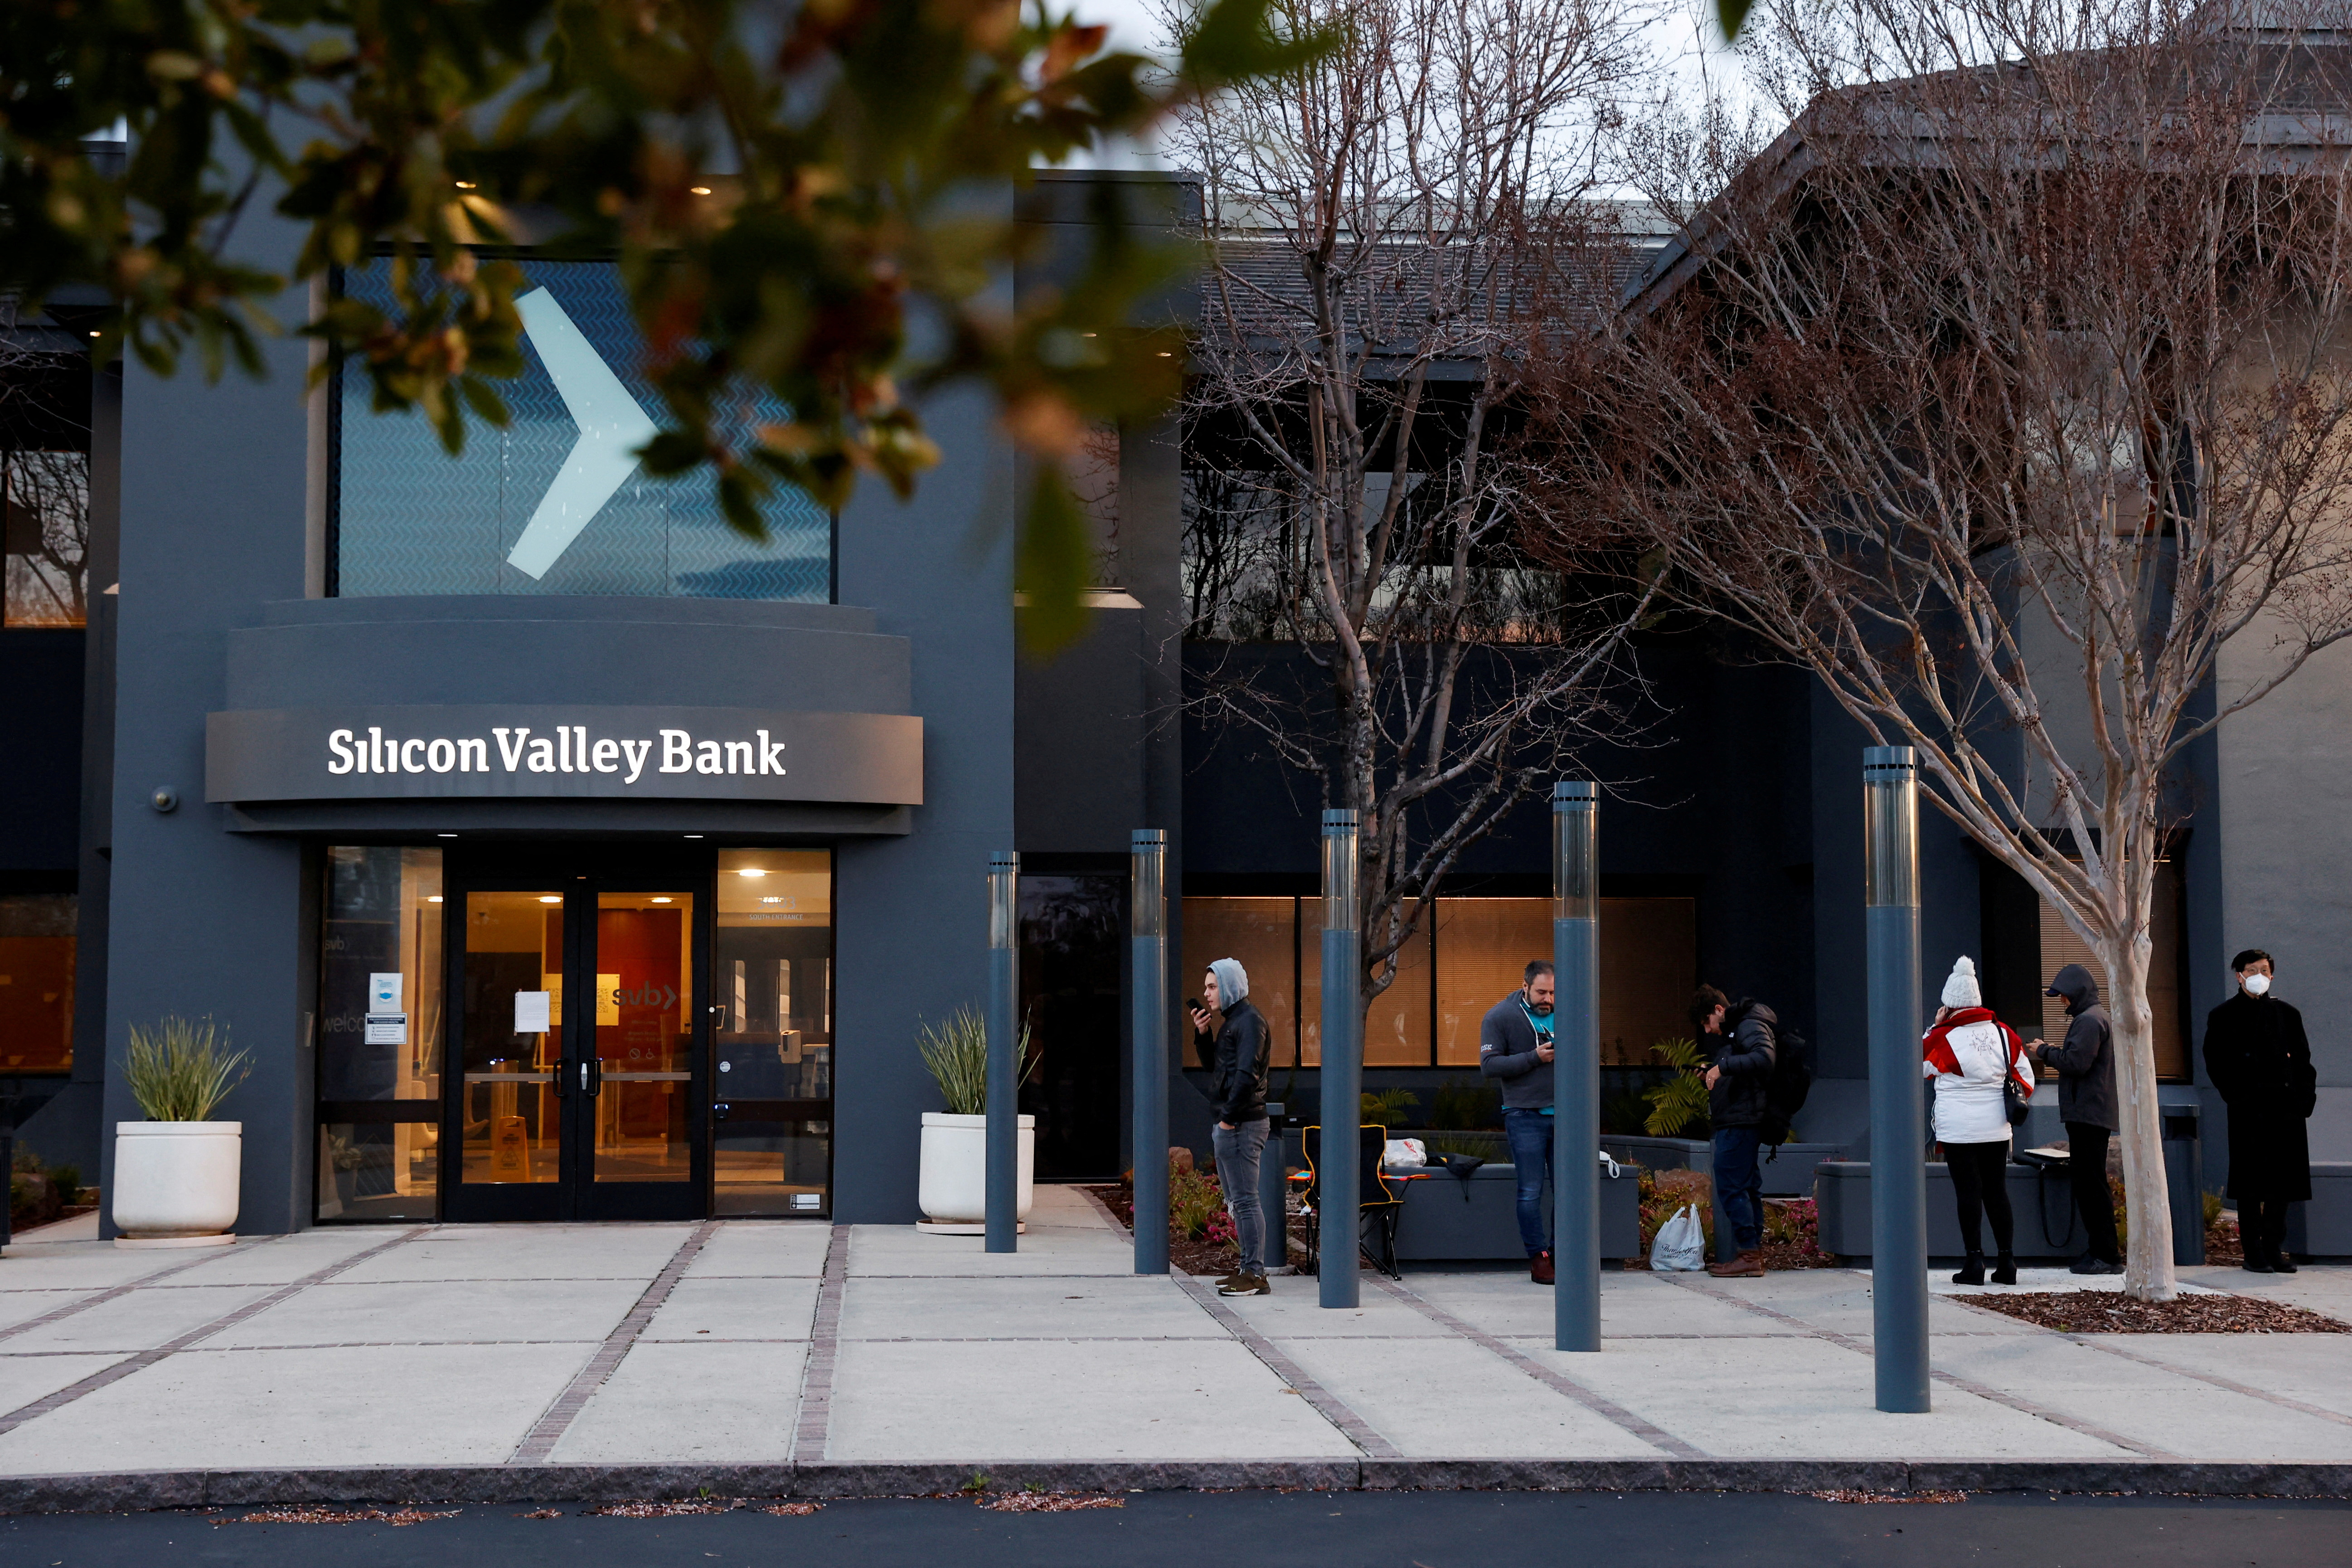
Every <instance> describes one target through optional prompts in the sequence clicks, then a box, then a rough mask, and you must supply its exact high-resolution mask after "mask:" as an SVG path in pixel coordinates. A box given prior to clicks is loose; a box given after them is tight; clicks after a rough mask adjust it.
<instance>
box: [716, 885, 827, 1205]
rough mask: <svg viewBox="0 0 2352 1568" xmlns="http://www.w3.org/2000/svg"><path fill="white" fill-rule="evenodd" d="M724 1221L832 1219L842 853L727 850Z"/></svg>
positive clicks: (720, 1148) (719, 1141) (719, 1198)
mask: <svg viewBox="0 0 2352 1568" xmlns="http://www.w3.org/2000/svg"><path fill="white" fill-rule="evenodd" d="M710 1000H711V1004H712V1010H711V1013H710V1021H711V1031H712V1033H711V1061H712V1074H711V1091H710V1092H711V1100H712V1101H713V1105H714V1110H713V1119H712V1135H711V1152H712V1160H711V1168H712V1181H713V1188H712V1192H713V1197H712V1204H713V1208H714V1212H716V1213H719V1214H722V1215H805V1216H822V1215H826V1214H829V1213H831V1212H832V1185H831V1183H832V1158H833V1128H832V1114H833V1111H832V1099H833V1047H834V1037H833V852H832V851H831V850H829V849H722V850H720V851H719V905H718V922H717V927H716V930H715V931H714V932H713V934H712V940H711V994H710Z"/></svg>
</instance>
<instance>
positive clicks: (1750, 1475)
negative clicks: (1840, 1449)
mask: <svg viewBox="0 0 2352 1568" xmlns="http://www.w3.org/2000/svg"><path fill="white" fill-rule="evenodd" d="M975 1473H980V1474H984V1475H986V1476H987V1477H988V1478H989V1482H990V1489H991V1490H1012V1489H1019V1488H1024V1487H1036V1488H1041V1489H1045V1490H1048V1491H1188V1490H1189V1491H1226V1490H1255V1489H1268V1488H1287V1489H1305V1490H1313V1491H1413V1490H1421V1491H1783V1492H1805V1491H1832V1490H1856V1491H1874V1492H1896V1493H1899V1492H1909V1491H2049V1492H2136V1493H2147V1494H2164V1495H2178V1496H2190V1497H2198V1496H2203V1497H2275V1498H2346V1497H2352V1464H2231V1463H2226V1462H2225V1463H2210V1464H2208V1463H2195V1462H2186V1461H2180V1462H2174V1461H2160V1460H2142V1461H2116V1460H2105V1459H2052V1460H2037V1459H1697V1460H1693V1459H1270V1460H1253V1459H1164V1460H1152V1459H1115V1460H1103V1461H1085V1460H1044V1461H1030V1460H1013V1461H1007V1462H1003V1463H971V1464H888V1463H866V1462H862V1461H854V1460H834V1461H824V1462H819V1463H811V1464H798V1465H795V1464H788V1463H776V1464H741V1465H718V1464H627V1465H560V1464H559V1465H446V1466H404V1465H384V1466H354V1467H351V1468H340V1469H300V1470H293V1469H288V1470H126V1471H120V1472H116V1473H112V1474H104V1475H88V1476H0V1513H86V1512H136V1511H143V1510H152V1509H173V1508H237V1507H253V1506H258V1505H266V1504H289V1503H391V1502H420V1501H431V1502H460V1503H521V1502H541V1501H550V1500H563V1501H575V1500H576V1501H584V1502H611V1501H618V1500H625V1499H637V1498H693V1497H698V1496H709V1497H716V1498H783V1497H799V1498H861V1497H869V1498H870V1497H907V1496H920V1495H925V1494H936V1493H941V1492H952V1491H955V1490H957V1489H960V1488H961V1487H962V1486H963V1485H964V1483H966V1482H967V1481H969V1480H970V1479H971V1478H972V1476H973V1475H974V1474H975Z"/></svg>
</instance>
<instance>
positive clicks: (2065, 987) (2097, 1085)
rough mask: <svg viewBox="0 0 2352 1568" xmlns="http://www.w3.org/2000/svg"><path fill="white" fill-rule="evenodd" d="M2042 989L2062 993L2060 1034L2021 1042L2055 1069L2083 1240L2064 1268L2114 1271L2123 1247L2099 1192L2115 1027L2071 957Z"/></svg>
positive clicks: (2111, 1115)
mask: <svg viewBox="0 0 2352 1568" xmlns="http://www.w3.org/2000/svg"><path fill="white" fill-rule="evenodd" d="M2043 994H2044V995H2047V996H2063V997H2064V998H2065V999H2066V1040H2065V1043H2064V1044H2063V1045H2059V1046H2052V1045H2049V1044H2047V1043H2045V1042H2043V1041H2041V1040H2028V1041H2026V1042H2025V1049H2026V1051H2027V1053H2028V1054H2029V1055H2031V1056H2032V1058H2033V1059H2034V1060H2035V1061H2037V1062H2040V1063H2041V1064H2042V1066H2043V1067H2046V1068H2057V1069H2058V1120H2059V1121H2063V1122H2064V1123H2065V1124H2066V1173H2067V1176H2068V1179H2069V1182H2070V1184H2072V1185H2073V1187H2074V1208H2075V1211H2076V1212H2077V1213H2078V1214H2080V1215H2082V1216H2083V1228H2084V1231H2085V1232H2086V1233H2087V1234H2088V1235H2089V1237H2090V1243H2091V1244H2090V1246H2089V1247H2088V1248H2086V1249H2085V1250H2084V1253H2083V1256H2082V1257H2080V1258H2076V1259H2074V1264H2073V1266H2072V1267H2071V1268H2070V1270H2069V1272H2071V1273H2075V1274H2121V1273H2122V1272H2123V1271H2124V1254H2123V1247H2122V1246H2121V1244H2120V1243H2119V1242H2118V1241H2117V1240H2116V1204H2115V1199H2114V1198H2113V1197H2112V1196H2111V1195H2110V1194H2108V1192H2107V1140H2108V1139H2110V1138H2112V1137H2114V1136H2115V1132H2116V1047H2115V1030H2114V1028H2113V1027H2112V1026H2110V1025H2109V1024H2108V1022H2107V1010H2106V1009H2105V1007H2103V1006H2101V1005H2099V983H2098V982H2097V981H2095V980H2094V979H2092V978H2091V972H2090V971H2089V970H2087V969H2085V968H2084V967H2083V966H2082V965H2081V964H2079V963H2069V964H2067V965H2065V966H2064V967H2063V968H2062V969H2060V970H2059V971H2058V973H2056V974H2054V975H2053V976H2051V979H2050V989H2049V990H2048V991H2046V992H2044V993H2043Z"/></svg>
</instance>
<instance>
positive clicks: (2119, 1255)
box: [2066, 1121, 2124, 1263]
mask: <svg viewBox="0 0 2352 1568" xmlns="http://www.w3.org/2000/svg"><path fill="white" fill-rule="evenodd" d="M2114 1136H2115V1134H2114V1133H2112V1132H2110V1131H2107V1129H2105V1128H2104V1127H2094V1126H2092V1125H2091V1124H2090V1123H2089V1122H2087V1121H2069V1122H2068V1123H2066V1173H2067V1176H2068V1179H2069V1180H2070V1181H2071V1182H2072V1183H2073V1184H2074V1212H2075V1213H2076V1214H2079V1215H2082V1216H2083V1231H2084V1235H2085V1236H2087V1237H2089V1238H2090V1242H2091V1247H2090V1255H2091V1256H2092V1257H2094V1258H2098V1259H2099V1260H2100V1261H2102V1262H2105V1263H2121V1262H2122V1261H2123V1260H2124V1255H2123V1248H2122V1247H2119V1246H2118V1245H2116V1198H2115V1194H2113V1193H2111V1192H2109V1191H2108V1190H2107V1140H2108V1139H2110V1138H2112V1137H2114Z"/></svg>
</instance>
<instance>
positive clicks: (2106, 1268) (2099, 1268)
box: [2066, 1252, 2124, 1274]
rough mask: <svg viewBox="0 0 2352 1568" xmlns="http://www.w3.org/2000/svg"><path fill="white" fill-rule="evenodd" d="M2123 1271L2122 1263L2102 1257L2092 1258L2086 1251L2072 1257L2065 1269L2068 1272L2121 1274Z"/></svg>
mask: <svg viewBox="0 0 2352 1568" xmlns="http://www.w3.org/2000/svg"><path fill="white" fill-rule="evenodd" d="M2123 1271H2124V1266H2123V1265H2122V1264H2120V1263H2110V1262H2108V1261H2107V1260H2106V1259H2105V1258H2094V1257H2092V1256H2091V1255H2090V1254H2089V1253H2087V1252H2086V1253H2084V1254H2083V1256H2082V1257H2080V1258H2076V1259H2074V1262H2073V1263H2072V1264H2070V1265H2068V1266H2067V1269H2066V1272H2067V1273H2069V1274H2121V1273H2122V1272H2123Z"/></svg>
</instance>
